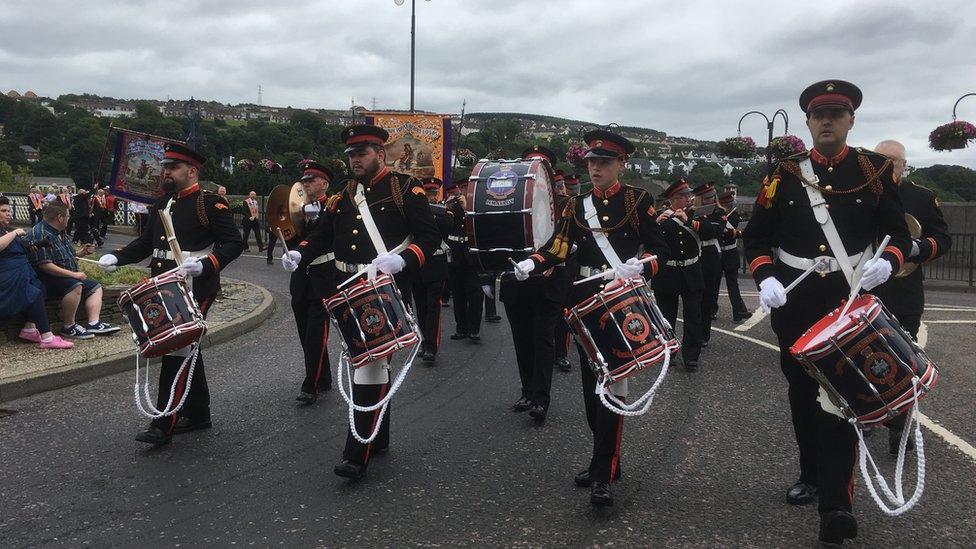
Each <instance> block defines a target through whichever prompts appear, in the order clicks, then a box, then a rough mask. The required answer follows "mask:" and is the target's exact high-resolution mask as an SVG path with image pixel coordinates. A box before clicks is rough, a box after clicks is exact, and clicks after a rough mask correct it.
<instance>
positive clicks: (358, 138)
mask: <svg viewBox="0 0 976 549" xmlns="http://www.w3.org/2000/svg"><path fill="white" fill-rule="evenodd" d="M359 143H373V144H376V145H383V144H384V141H383V139H382V138H380V137H378V136H375V135H368V134H363V135H353V136H351V137H350V138H349V139H346V145H357V144H359Z"/></svg>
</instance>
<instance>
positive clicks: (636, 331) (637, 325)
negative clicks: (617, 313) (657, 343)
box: [623, 307, 651, 343]
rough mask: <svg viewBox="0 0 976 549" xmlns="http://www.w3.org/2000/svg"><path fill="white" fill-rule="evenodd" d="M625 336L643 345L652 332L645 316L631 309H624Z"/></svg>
mask: <svg viewBox="0 0 976 549" xmlns="http://www.w3.org/2000/svg"><path fill="white" fill-rule="evenodd" d="M624 314H625V316H624V321H623V328H624V335H625V336H627V339H629V340H631V341H633V342H635V343H642V342H644V341H646V340H647V334H648V333H649V332H650V329H651V327H650V325H648V323H647V319H645V318H644V317H643V316H641V315H639V314H637V313H635V312H633V311H632V310H631V309H630V307H627V308H626V309H624Z"/></svg>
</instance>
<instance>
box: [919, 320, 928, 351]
mask: <svg viewBox="0 0 976 549" xmlns="http://www.w3.org/2000/svg"><path fill="white" fill-rule="evenodd" d="M928 342H929V327H928V326H927V325H926V324H925V323H924V322H921V323H919V325H918V339H917V340H916V343H918V346H919V347H921V348H923V349H924V348H925V344H926V343H928Z"/></svg>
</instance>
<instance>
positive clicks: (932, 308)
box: [925, 307, 976, 313]
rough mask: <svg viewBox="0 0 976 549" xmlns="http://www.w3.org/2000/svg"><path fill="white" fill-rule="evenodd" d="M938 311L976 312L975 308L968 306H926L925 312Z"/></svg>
mask: <svg viewBox="0 0 976 549" xmlns="http://www.w3.org/2000/svg"><path fill="white" fill-rule="evenodd" d="M930 311H939V312H943V313H976V309H970V308H968V307H967V308H965V309H963V308H960V307H926V308H925V312H930Z"/></svg>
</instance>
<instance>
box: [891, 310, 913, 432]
mask: <svg viewBox="0 0 976 549" xmlns="http://www.w3.org/2000/svg"><path fill="white" fill-rule="evenodd" d="M895 318H897V319H898V322H899V323H900V324H901V327H902V328H904V329H905V331H906V332H908V334H909V335H911V336H912V339H914V340H915V341H918V329H919V328H920V327H921V326H922V314H921V313H919V314H898V315H895ZM906 421H908V414H907V413H904V414H898V415H897V416H895V417H894V418H892V419H891V421H888V422H887V423H885V425H886V426H887V427H888V429H889V430H891V431H892V433H895V434H897V433H901V432H902V431H903V430H904V429H905V422H906Z"/></svg>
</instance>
